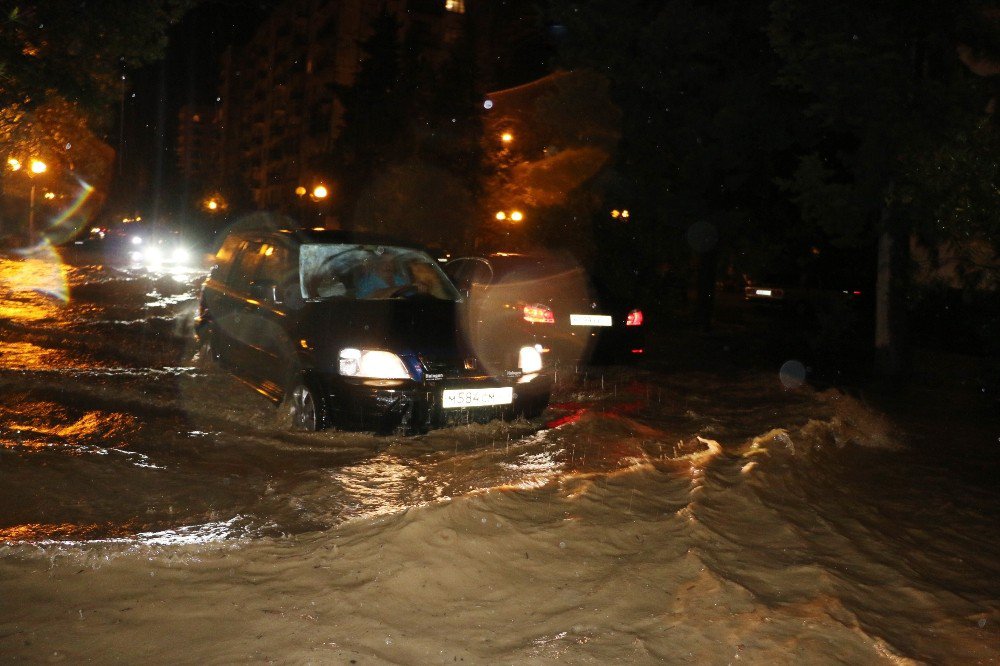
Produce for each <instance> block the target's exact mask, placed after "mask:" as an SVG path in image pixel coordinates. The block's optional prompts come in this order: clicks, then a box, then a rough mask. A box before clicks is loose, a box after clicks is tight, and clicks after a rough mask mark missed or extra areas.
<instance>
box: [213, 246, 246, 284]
mask: <svg viewBox="0 0 1000 666" xmlns="http://www.w3.org/2000/svg"><path fill="white" fill-rule="evenodd" d="M242 243H243V239H241V238H240V237H239V236H229V237H228V238H226V240H224V241H223V242H222V246H221V247H220V248H219V251H218V252H216V253H215V266H213V267H212V273H211V275H210V276H209V277H211V278H212V279H214V280H223V281H225V279H226V276H227V275H229V271H230V270H231V269H232V267H233V259H235V258H236V253H237V252H238V251H239V249H240V245H241V244H242Z"/></svg>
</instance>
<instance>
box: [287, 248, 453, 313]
mask: <svg viewBox="0 0 1000 666" xmlns="http://www.w3.org/2000/svg"><path fill="white" fill-rule="evenodd" d="M299 271H300V275H301V284H302V297H303V298H306V299H321V298H334V297H337V298H355V299H361V300H371V299H381V298H411V297H414V296H419V295H426V296H430V297H433V298H439V299H442V300H449V301H455V300H458V298H459V295H458V292H457V291H456V290H455V287H454V286H452V284H451V282H449V281H448V278H447V277H445V275H444V273H442V272H441V269H440V268H438V266H437V264H436V263H435V262H434V260H433V259H432V258H431V257H430V256H428V255H427V254H426V253H424V252H421V251H419V250H414V249H412V248H403V247H389V246H385V245H334V244H325V243H324V244H319V243H312V244H306V245H303V246H302V248H301V251H300V253H299Z"/></svg>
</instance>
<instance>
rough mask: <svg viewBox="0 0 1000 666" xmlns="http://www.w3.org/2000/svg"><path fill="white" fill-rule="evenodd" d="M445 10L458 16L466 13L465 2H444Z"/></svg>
mask: <svg viewBox="0 0 1000 666" xmlns="http://www.w3.org/2000/svg"><path fill="white" fill-rule="evenodd" d="M444 8H445V9H447V10H448V11H449V12H455V13H456V14H464V13H465V0H444Z"/></svg>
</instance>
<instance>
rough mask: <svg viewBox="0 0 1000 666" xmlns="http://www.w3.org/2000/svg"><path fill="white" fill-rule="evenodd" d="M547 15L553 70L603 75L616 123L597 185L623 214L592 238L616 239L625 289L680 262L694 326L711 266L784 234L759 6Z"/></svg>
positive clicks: (783, 108) (773, 104) (774, 97)
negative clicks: (609, 167)
mask: <svg viewBox="0 0 1000 666" xmlns="http://www.w3.org/2000/svg"><path fill="white" fill-rule="evenodd" d="M552 5H553V10H554V12H555V17H556V19H557V20H558V22H559V24H560V25H563V26H564V27H565V34H566V37H565V39H564V40H563V42H562V45H561V49H560V54H561V57H562V59H563V61H564V62H565V63H567V64H568V65H570V66H574V67H577V66H587V67H591V68H594V69H596V70H597V71H600V72H602V73H604V74H606V75H607V77H608V78H609V79H610V80H611V82H612V88H611V92H612V98H613V99H614V101H615V102H616V104H617V105H618V106H619V107H620V108H621V109H622V111H623V119H622V141H621V147H620V151H619V159H618V162H617V164H616V169H615V173H614V174H613V175H612V176H611V178H610V182H611V183H614V184H615V187H614V191H613V193H614V196H615V198H616V199H617V201H616V203H615V206H616V207H627V208H628V209H629V210H630V211H631V213H632V215H631V217H630V218H629V222H628V223H627V224H617V225H609V224H607V223H604V225H603V226H604V229H605V231H606V233H612V234H616V235H619V236H623V238H616V239H615V241H614V243H615V244H616V245H618V246H620V247H629V248H630V250H631V251H629V252H628V254H629V256H630V257H631V261H632V265H633V266H634V268H633V274H634V275H635V276H636V277H638V276H641V275H651V274H652V273H654V272H655V270H656V269H657V267H658V266H670V268H671V270H672V271H674V272H680V273H684V272H687V271H688V266H690V265H691V263H692V260H693V263H694V268H693V272H694V276H693V277H694V278H695V280H696V284H697V285H698V307H697V316H698V320H699V321H700V322H701V324H702V325H703V326H705V327H708V326H709V325H710V321H711V314H712V306H713V301H714V288H715V283H716V276H717V272H718V266H719V265H720V263H721V262H722V261H723V260H725V261H727V262H728V261H732V260H733V258H734V257H739V256H740V254H739V252H740V251H743V250H745V248H746V246H747V242H746V241H747V239H749V238H753V237H758V238H775V237H777V236H779V235H780V234H779V233H778V230H780V229H783V228H787V227H788V226H790V225H792V224H793V223H794V211H793V210H792V209H791V208H790V207H789V206H787V205H785V204H784V201H783V199H784V196H783V195H782V194H781V192H780V190H779V189H778V187H777V186H776V184H775V179H776V177H777V176H780V175H782V174H783V173H786V172H785V171H783V169H785V168H786V164H787V162H788V159H787V155H788V154H789V152H791V151H793V150H794V145H795V137H794V135H793V134H792V132H791V129H790V126H791V124H792V121H793V119H794V117H795V111H796V109H795V108H794V104H793V102H792V101H791V100H789V99H788V98H789V97H791V95H789V94H788V93H784V92H782V91H779V90H777V89H775V88H774V87H773V86H772V85H771V82H772V80H773V78H774V76H775V73H776V71H777V66H778V62H777V60H776V58H775V57H774V54H773V53H772V52H771V49H770V48H769V45H768V42H767V39H766V36H765V34H764V33H763V28H764V27H765V26H766V24H767V20H768V12H767V8H768V3H767V2H764V1H763V0H749V1H742V0H741V1H735V0H717V1H714V2H692V1H691V0H671V1H668V2H653V1H651V0H615V1H611V0H596V1H594V2H588V3H585V4H584V3H575V2H563V1H561V0H554V2H553V3H552ZM649 283H650V280H648V279H643V280H641V281H639V284H640V285H641V284H649ZM654 293H655V292H654ZM651 295H653V294H651Z"/></svg>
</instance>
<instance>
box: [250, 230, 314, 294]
mask: <svg viewBox="0 0 1000 666" xmlns="http://www.w3.org/2000/svg"><path fill="white" fill-rule="evenodd" d="M258 254H259V255H260V257H261V259H260V263H258V264H257V270H256V272H255V273H254V276H253V280H254V282H269V283H271V284H273V285H274V286H275V297H276V299H277V302H279V303H286V304H288V305H289V306H290V307H298V306H301V304H302V293H301V288H300V287H299V266H298V261H297V258H296V257H295V253H294V252H293V251H292V249H291V248H289V247H288V246H287V245H284V244H282V243H280V242H279V243H277V244H270V243H266V244H264V245H263V246H262V247H261V248H260V250H259V251H258Z"/></svg>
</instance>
